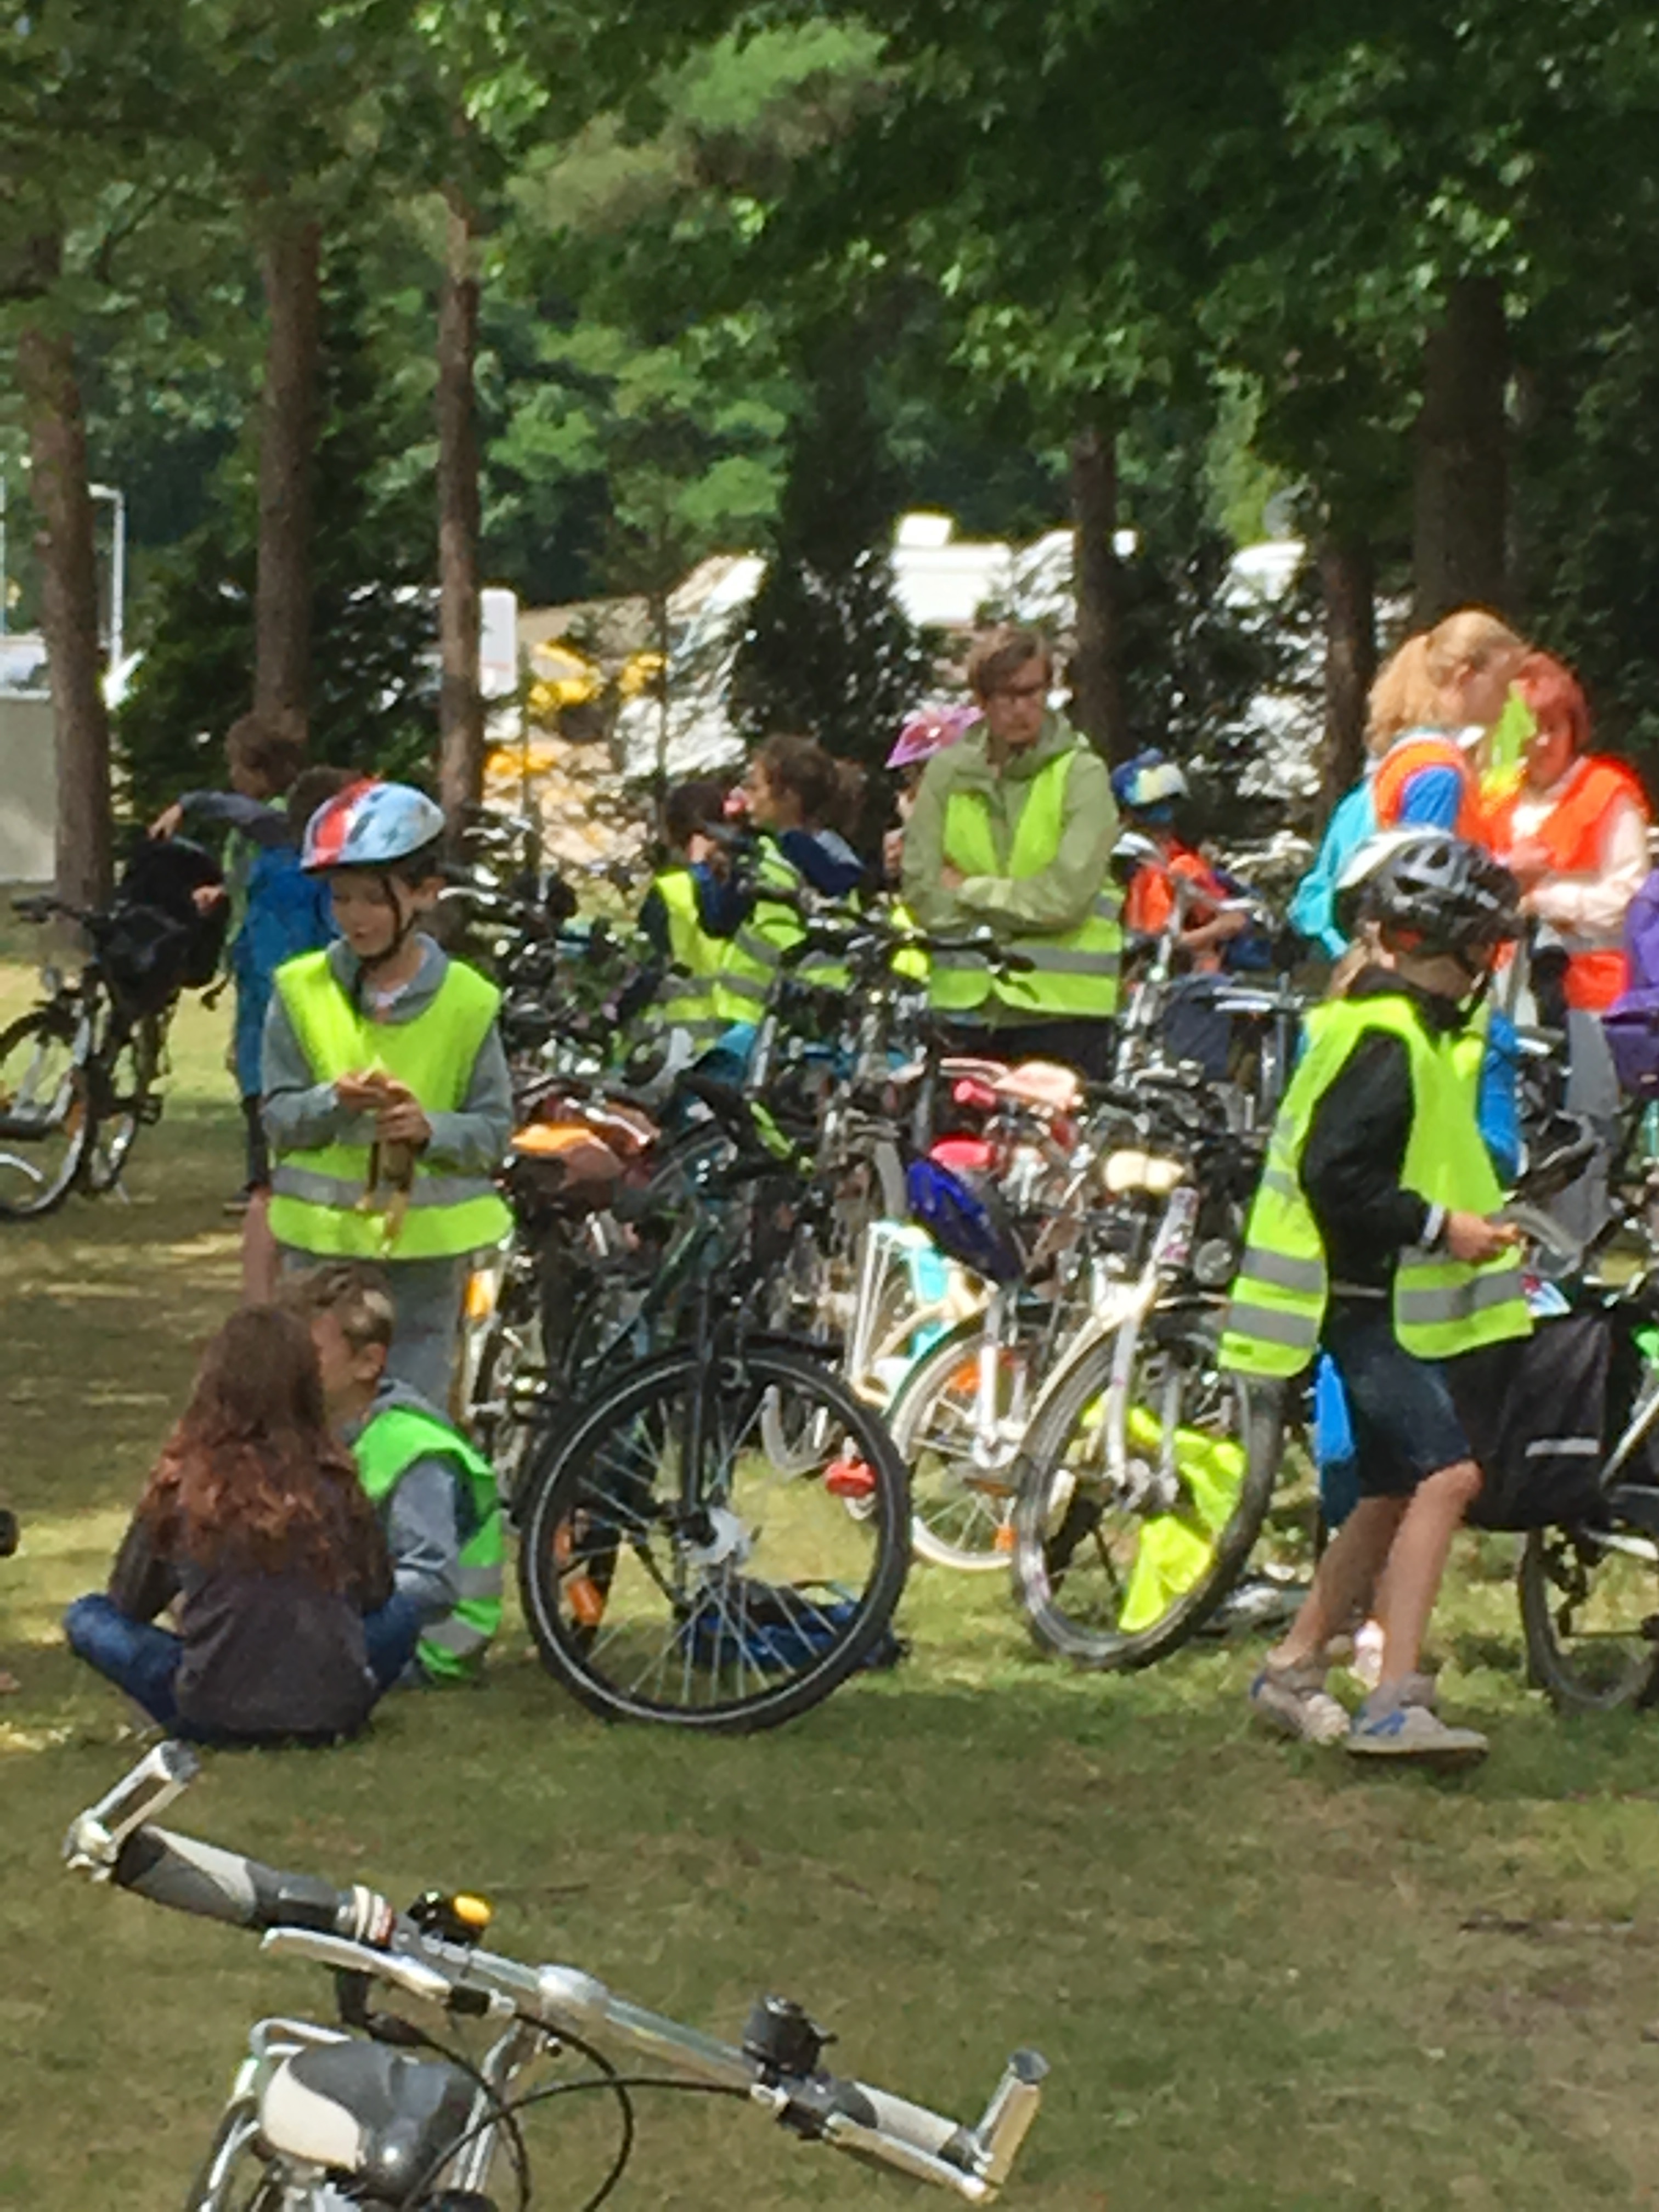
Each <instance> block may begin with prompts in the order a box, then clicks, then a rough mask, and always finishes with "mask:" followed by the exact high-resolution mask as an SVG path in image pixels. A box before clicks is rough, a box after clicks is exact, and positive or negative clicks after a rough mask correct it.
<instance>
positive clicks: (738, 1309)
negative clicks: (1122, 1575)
mask: <svg viewBox="0 0 1659 2212" xmlns="http://www.w3.org/2000/svg"><path fill="white" fill-rule="evenodd" d="M691 1087H692V1088H693V1089H694V1090H695V1091H696V1093H697V1095H699V1096H700V1097H702V1099H703V1101H704V1103H706V1104H708V1106H709V1108H710V1109H711V1110H712V1111H714V1113H716V1115H718V1117H719V1119H720V1121H721V1122H722V1124H723V1126H724V1127H725V1129H726V1134H727V1136H728V1138H729V1139H730V1143H729V1144H728V1146H726V1149H725V1150H724V1152H720V1153H714V1152H708V1153H705V1154H704V1155H703V1156H702V1158H701V1159H700V1160H698V1161H696V1162H694V1163H693V1164H691V1166H690V1169H689V1170H688V1172H689V1174H690V1178H691V1184H692V1193H691V1202H690V1206H687V1207H685V1208H684V1211H683V1212H680V1215H679V1218H678V1221H677V1224H676V1225H675V1227H674V1229H673V1231H672V1232H671V1236H670V1238H669V1241H668V1243H667V1244H666V1246H665V1248H664V1249H662V1252H661V1257H660V1260H659V1265H658V1267H657V1269H656V1271H655V1273H654V1277H653V1282H652V1285H651V1304H652V1310H653V1313H654V1315H655V1316H657V1326H658V1330H659V1332H660V1333H657V1334H655V1335H654V1341H653V1333H652V1332H646V1333H645V1341H644V1343H641V1341H640V1333H641V1322H639V1321H638V1320H636V1321H635V1322H634V1323H632V1324H629V1325H625V1326H624V1327H623V1330H622V1332H621V1334H619V1336H618V1338H617V1340H614V1341H613V1342H612V1343H611V1346H609V1347H608V1348H607V1349H606V1350H605V1352H604V1353H603V1354H602V1356H601V1358H599V1361H598V1362H597V1363H596V1364H595V1366H594V1368H593V1370H592V1374H593V1376H594V1377H595V1380H594V1381H593V1382H592V1383H590V1385H589V1386H588V1387H587V1389H586V1390H585V1391H584V1394H583V1395H582V1396H581V1398H580V1400H579V1401H578V1402H577V1403H576V1404H575V1405H574V1406H573V1407H570V1408H569V1409H568V1413H566V1414H565V1415H564V1416H563V1418H562V1419H559V1420H557V1421H556V1422H555V1423H553V1424H552V1425H550V1427H549V1428H548V1429H547V1430H546V1431H544V1432H543V1434H542V1436H541V1437H540V1438H539V1439H538V1442H537V1443H535V1444H534V1445H533V1446H532V1452H531V1454H530V1456H529V1460H528V1464H527V1468H526V1475H525V1480H524V1482H523V1484H522V1486H521V1488H520V1492H519V1496H518V1499H517V1504H516V1512H515V1518H516V1520H517V1522H518V1526H519V1531H520V1553H519V1581H520V1592H521V1595H522V1598H523V1602H524V1609H525V1614H526V1619H527V1620H528V1621H529V1623H530V1626H531V1628H532V1632H533V1633H534V1635H535V1638H536V1643H537V1646H538V1650H539V1651H540V1654H541V1656H542V1659H543V1661H544V1663H545V1665H546V1666H547V1667H548V1668H549V1669H550V1672H551V1673H553V1674H556V1676H557V1677H558V1678H559V1680H561V1681H562V1682H563V1683H564V1684H565V1686H567V1687H568V1689H569V1690H570V1691H571V1692H573V1693H574V1695H575V1696H576V1697H577V1698H579V1699H580V1700H581V1701H582V1703H583V1704H585V1705H588V1706H590V1707H591V1708H592V1709H593V1710H594V1711H598V1712H600V1713H603V1714H605V1716H606V1717H609V1718H612V1719H635V1720H651V1721H656V1722H659V1723H662V1722H666V1723H671V1724H675V1725H678V1726H680V1727H687V1728H695V1729H702V1731H704V1732H705V1733H715V1732H735V1731H739V1730H749V1729H760V1728H767V1727H771V1726H775V1724H777V1723H780V1722H783V1721H787V1720H790V1719H793V1717H795V1716H796V1715H797V1714H799V1713H801V1712H804V1711H806V1710H807V1708H808V1707H810V1706H811V1705H816V1704H817V1703H818V1701H819V1700H820V1699H823V1698H825V1697H827V1696H829V1692H831V1691H832V1690H834V1689H835V1688H836V1686H838V1685H839V1684H840V1683H842V1682H843V1681H844V1680H846V1679H847V1677H848V1675H849V1674H852V1673H853V1672H854V1670H855V1669H856V1668H860V1667H861V1666H865V1665H868V1664H871V1663H875V1662H878V1661H879V1660H880V1659H881V1658H882V1657H883V1656H889V1655H891V1654H893V1653H894V1652H895V1650H896V1647H895V1646H894V1644H893V1642H892V1635H891V1628H890V1622H891V1618H892V1613H893V1609H894V1607H895V1606H896V1604H897V1602H898V1599H899V1596H900V1594H901V1593H902V1589H903V1587H904V1580H905V1575H906V1572H907V1571H908V1565H909V1494H908V1484H907V1481H906V1478H905V1473H904V1468H903V1464H902V1462H901V1460H900V1459H899V1456H898V1454H897V1452H896V1450H895V1449H894V1446H893V1443H892V1439H891V1437H890V1436H889V1435H888V1432H887V1430H886V1427H885V1425H884V1423H883V1422H882V1421H881V1419H880V1418H879V1417H878V1415H877V1414H876V1413H874V1412H873V1411H872V1409H871V1408H870V1407H868V1406H866V1405H865V1404H863V1403H862V1402H861V1401H860V1400H859V1399H857V1398H856V1397H854V1395H853V1394H852V1392H851V1391H850V1390H848V1388H847V1387H846V1385H845V1384H844V1383H842V1382H841V1381H840V1379H839V1378H838V1377H837V1376H836V1374H835V1373H834V1372H833V1371H832V1370H831V1369H830V1367H829V1364H827V1363H826V1359H825V1357H824V1348H823V1347H822V1346H811V1345H805V1344H796V1343H793V1342H791V1341H790V1340H788V1339H787V1338H786V1337H781V1336H780V1335H778V1334H772V1333H769V1332H767V1331H766V1330H765V1329H764V1328H763V1325H762V1322H761V1321H760V1319H759V1317H758V1316H757V1303H758V1300H759V1297H760V1295H761V1294H762V1292H763V1290H764V1286H765V1282H766V1278H767V1269H766V1265H765V1257H764V1254H763V1250H762V1249H759V1247H760V1244H761V1243H762V1242H763V1240H764V1237H765V1236H766V1234H767V1233H768V1229H769V1222H770V1219H771V1217H772V1214H773V1212H774V1211H775V1208H774V1205H773V1202H772V1201H773V1195H774V1194H776V1195H777V1198H778V1200H779V1201H780V1202H781V1200H782V1199H783V1197H784V1194H786V1193H787V1190H788V1188H789V1187H790V1186H791V1185H792V1184H793V1186H795V1187H796V1188H799V1184H800V1182H801V1179H802V1173H803V1170H801V1168H800V1167H799V1164H796V1163H795V1162H794V1161H793V1159H792V1158H787V1157H784V1156H782V1155H781V1153H780V1152H779V1150H778V1149H777V1143H778V1140H777V1138H776V1135H775V1131H773V1130H769V1129H768V1127H767V1124H766V1122H765V1121H764V1119H761V1120H757V1113H756V1109H755V1108H754V1107H753V1105H752V1104H751V1103H750V1102H749V1101H747V1100H745V1099H744V1098H743V1097H740V1096H739V1095H738V1094H737V1093H735V1092H730V1093H723V1092H722V1091H720V1088H719V1086H717V1085H713V1084H701V1083H698V1081H697V1079H695V1078H694V1079H691ZM768 1139H769V1141H768ZM641 1352H642V1353H643V1356H640V1354H641ZM601 1376H602V1377H604V1378H605V1379H604V1380H599V1379H598V1378H599V1377H601ZM780 1437H784V1438H787V1439H789V1440H790V1444H789V1448H788V1449H781V1448H780V1444H779V1441H778V1440H779V1439H780ZM803 1439H810V1440H811V1441H810V1449H803V1447H802V1440H803Z"/></svg>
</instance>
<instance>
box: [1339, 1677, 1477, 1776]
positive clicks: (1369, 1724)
mask: <svg viewBox="0 0 1659 2212" xmlns="http://www.w3.org/2000/svg"><path fill="white" fill-rule="evenodd" d="M1488 1748H1489V1747H1488V1745H1487V1742H1486V1737H1485V1736H1483V1735H1481V1734H1480V1731H1479V1729H1469V1728H1453V1727H1451V1726H1450V1725H1449V1723H1447V1722H1445V1721H1443V1720H1442V1719H1441V1717H1440V1716H1439V1715H1438V1714H1437V1712H1436V1711H1435V1710H1434V1680H1433V1677H1432V1676H1431V1675H1428V1674H1411V1675H1408V1676H1407V1679H1406V1680H1405V1681H1404V1682H1401V1683H1391V1684H1390V1685H1389V1687H1388V1689H1386V1690H1384V1691H1383V1692H1378V1693H1376V1694H1374V1695H1373V1696H1371V1697H1369V1698H1367V1699H1366V1700H1365V1702H1364V1705H1362V1706H1361V1707H1360V1708H1359V1711H1358V1712H1357V1713H1356V1714H1355V1715H1354V1718H1353V1726H1352V1729H1350V1730H1349V1732H1348V1749H1349V1750H1350V1751H1351V1752H1352V1753H1353V1755H1354V1757H1355V1758H1356V1759H1415V1760H1416V1761H1417V1762H1418V1763H1419V1765H1423V1766H1432V1767H1436V1768H1437V1769H1438V1770H1439V1771H1442V1772H1443V1773H1453V1772H1455V1771H1457V1769H1459V1768H1460V1767H1465V1766H1478V1765H1480V1761H1481V1760H1482V1759H1484V1758H1485V1757H1486V1753H1487V1750H1488Z"/></svg>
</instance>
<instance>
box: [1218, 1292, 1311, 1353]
mask: <svg viewBox="0 0 1659 2212" xmlns="http://www.w3.org/2000/svg"><path fill="white" fill-rule="evenodd" d="M1227 1334H1228V1335H1229V1336H1254V1337H1258V1338H1260V1340H1261V1342H1262V1343H1263V1344H1285V1345H1289V1346H1291V1349H1292V1350H1293V1351H1296V1352H1304V1351H1312V1350H1313V1348H1314V1347H1315V1346H1316V1345H1317V1344H1318V1342H1319V1316H1317V1315H1316V1314H1308V1313H1286V1312H1285V1310H1283V1309H1282V1308H1281V1307H1279V1306H1258V1305H1253V1304H1251V1303H1250V1301H1249V1298H1248V1297H1243V1298H1235V1299H1234V1301H1233V1303H1232V1304H1231V1306H1229V1308H1228V1309H1227Z"/></svg>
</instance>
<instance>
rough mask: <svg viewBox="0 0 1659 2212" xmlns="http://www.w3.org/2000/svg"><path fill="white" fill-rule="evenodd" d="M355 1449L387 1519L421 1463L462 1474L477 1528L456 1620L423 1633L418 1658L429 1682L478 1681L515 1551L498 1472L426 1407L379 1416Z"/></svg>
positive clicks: (467, 1551)
mask: <svg viewBox="0 0 1659 2212" xmlns="http://www.w3.org/2000/svg"><path fill="white" fill-rule="evenodd" d="M354 1449H355V1450H356V1456H357V1473H358V1476H359V1478H360V1479H361V1480H362V1486H363V1488H364V1490H365V1491H366V1492H368V1497H369V1498H370V1500H371V1501H372V1503H373V1504H374V1507H375V1508H376V1510H378V1511H380V1512H381V1513H385V1512H386V1510H387V1509H388V1506H389V1504H390V1501H391V1498H392V1492H393V1491H394V1490H396V1488H397V1487H398V1484H399V1483H400V1482H401V1481H402V1480H403V1478H404V1475H405V1474H407V1473H408V1472H409V1470H410V1468H411V1467H413V1466H414V1464H415V1462H416V1460H421V1459H440V1458H441V1459H449V1460H453V1461H454V1462H456V1463H457V1464H458V1465H459V1468H460V1470H461V1474H462V1475H463V1477H464V1479H465V1482H466V1486H467V1488H468V1490H469V1491H470V1492H471V1498H472V1510H473V1519H474V1522H475V1523H476V1525H475V1527H474V1528H473V1531H472V1534H471V1535H470V1536H469V1537H468V1538H467V1540H466V1541H465V1543H464V1544H463V1545H462V1547H461V1556H460V1573H459V1583H460V1596H459V1600H458V1601H457V1603H456V1607H455V1610H454V1611H453V1613H449V1614H448V1615H447V1616H446V1618H445V1619H444V1620H438V1621H434V1622H432V1623H431V1624H430V1626H428V1627H426V1628H423V1629H422V1632H421V1640H420V1643H419V1644H418V1645H417V1646H416V1657H417V1658H418V1659H419V1661H420V1662H421V1665H422V1667H423V1668H425V1669H426V1671H427V1673H428V1674H435V1675H439V1676H441V1677H443V1678H445V1679H447V1680H453V1679H454V1678H456V1677H459V1676H462V1675H466V1674H472V1673H474V1672H475V1671H476V1669H477V1663H478V1661H479V1659H480V1657H481V1656H482V1655H483V1650H484V1647H485V1645H486V1644H488V1643H489V1640H490V1638H492V1637H493V1636H494V1635H495V1632H496V1631H497V1630H498V1629H499V1628H500V1626H501V1571H502V1567H503V1565H504V1563H505V1561H506V1557H507V1547H506V1543H505V1540H504V1538H503V1535H502V1531H501V1500H500V1498H499V1497H498V1495H497V1493H496V1489H495V1469H494V1468H492V1467H491V1466H490V1464H489V1461H488V1460H486V1459H484V1458H483V1457H482V1456H481V1455H479V1454H478V1453H477V1452H476V1451H475V1450H474V1449H472V1446H471V1444H470V1443H468V1442H467V1440H466V1438H465V1437H464V1436H463V1435H462V1434H461V1432H460V1431H459V1429H453V1428H451V1426H450V1425H449V1423H448V1422H447V1421H443V1420H440V1419H439V1418H438V1416H437V1415H436V1414H435V1413H428V1411H427V1410H426V1409H425V1408H424V1407H419V1406H408V1405H401V1406H400V1405H392V1406H387V1407H385V1408H384V1410H383V1411H381V1412H380V1413H371V1414H370V1415H369V1418H368V1420H367V1421H366V1422H365V1423H364V1425H363V1428H362V1433H361V1434H360V1435H359V1437H358V1438H357V1442H356V1446H355V1447H354Z"/></svg>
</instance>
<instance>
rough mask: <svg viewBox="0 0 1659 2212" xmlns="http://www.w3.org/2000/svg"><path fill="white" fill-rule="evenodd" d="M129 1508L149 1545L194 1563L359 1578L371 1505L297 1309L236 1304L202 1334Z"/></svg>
mask: <svg viewBox="0 0 1659 2212" xmlns="http://www.w3.org/2000/svg"><path fill="white" fill-rule="evenodd" d="M138 1510H139V1511H140V1513H141V1514H143V1516H145V1517H146V1518H147V1519H149V1521H150V1522H151V1524H152V1528H153V1530H154V1534H155V1542H156V1545H157V1547H158V1549H160V1550H161V1551H162V1552H163V1553H168V1554H170V1555H171V1556H173V1557H175V1558H177V1557H180V1556H182V1557H184V1558H186V1559H191V1560H192V1561H194V1562H195V1564H196V1565H198V1566H202V1567H207V1568H214V1567H219V1566H232V1567H240V1568H244V1569H247V1570H251V1571H253V1572H256V1573H259V1574H281V1573H283V1572H284V1571H289V1570H297V1571H301V1572H304V1573H307V1574H308V1575H310V1576H311V1577H313V1580H314V1581H315V1582H316V1583H318V1585H319V1588H321V1589H325V1590H334V1591H338V1590H343V1589H348V1588H349V1587H350V1586H351V1585H352V1584H353V1583H355V1582H356V1581H357V1580H358V1579H359V1577H360V1576H361V1574H362V1568H363V1563H364V1561H365V1559H368V1557H370V1556H372V1552H373V1547H374V1538H375V1531H376V1526H377V1524H376V1522H375V1516H374V1506H373V1505H372V1504H370V1503H369V1500H368V1497H367V1496H366V1495H365V1493H364V1491H363V1488H362V1484H361V1483H360V1482H359V1480H357V1468H356V1461H355V1460H354V1459H353V1458H352V1455H351V1454H350V1452H349V1451H348V1450H347V1449H346V1447H345V1446H344V1445H343V1444H342V1443H338V1442H337V1440H336V1438H335V1437H333V1436H332V1435H331V1433H330V1431H329V1426H328V1414H327V1411H326V1409H325V1406H324V1402H323V1381H322V1375H321V1372H320V1370H319V1368H318V1364H317V1353H316V1349H315V1347H314V1346H313V1343H312V1341H311V1332H310V1330H309V1329H308V1328H307V1327H306V1324H305V1322H303V1321H301V1319H300V1317H299V1316H298V1315H297V1314H293V1313H287V1312H284V1311H283V1310H281V1309H280V1308H279V1307H276V1306H246V1307H244V1308H243V1309H242V1310H241V1311H240V1313H234V1314H233V1315H232V1316H231V1317H230V1319H229V1320H228V1322H226V1323H225V1325H224V1327H223V1328H222V1329H221V1330H220V1331H219V1333H218V1334H217V1335H216V1336H215V1337H214V1338H212V1339H211V1340H210V1342H209V1343H208V1345H207V1347H206V1349H205V1350H204V1352H203V1354H202V1360H201V1364H200V1366H199V1367H198V1368H197V1370H196V1383H195V1387H194V1389H192V1390H191V1395H190V1403H189V1404H188V1405H187V1406H186V1407H185V1410H184V1412H183V1413H181V1414H180V1416H179V1419H178V1421H177V1422H176V1423H175V1424H174V1426H173V1433H172V1434H171V1435H170V1436H169V1437H168V1438H167V1442H166V1443H165V1444H163V1445H162V1447H161V1455H160V1457H159V1458H158V1459H157V1461H156V1462H155V1467H154V1468H152V1469H151V1471H150V1477H149V1483H148V1485H147V1486H146V1488H145V1491H144V1495H143V1499H142V1500H141V1501H140V1504H139V1509H138Z"/></svg>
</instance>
